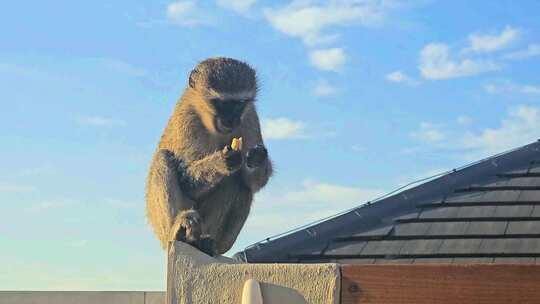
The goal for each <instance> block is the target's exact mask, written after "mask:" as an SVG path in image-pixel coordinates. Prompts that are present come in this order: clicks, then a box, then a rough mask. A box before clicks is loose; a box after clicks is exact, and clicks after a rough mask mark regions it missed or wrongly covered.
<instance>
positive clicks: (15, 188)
mask: <svg viewBox="0 0 540 304" xmlns="http://www.w3.org/2000/svg"><path fill="white" fill-rule="evenodd" d="M35 190H36V187H34V186H28V185H22V184H16V183H7V182H0V193H24V192H32V191H35Z"/></svg>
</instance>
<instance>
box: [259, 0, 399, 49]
mask: <svg viewBox="0 0 540 304" xmlns="http://www.w3.org/2000/svg"><path fill="white" fill-rule="evenodd" d="M394 6H395V5H394V4H393V3H392V1H376V0H364V1H358V0H332V1H327V2H325V3H324V4H316V3H314V1H305V0H303V1H302V0H297V1H292V2H291V3H290V4H289V5H287V6H284V7H280V8H276V9H274V8H266V9H265V10H264V15H265V17H266V19H267V20H268V22H270V24H271V25H272V27H274V28H275V29H276V30H278V31H280V32H283V33H285V34H287V35H289V36H292V37H297V38H300V39H302V41H303V42H304V43H305V44H307V45H316V44H321V43H329V42H334V41H335V40H336V38H337V37H338V35H337V34H327V33H325V31H326V29H328V28H331V27H336V26H346V25H363V26H374V25H378V24H381V22H382V21H383V19H384V17H385V15H386V14H387V12H388V11H389V10H391V9H392V8H394Z"/></svg>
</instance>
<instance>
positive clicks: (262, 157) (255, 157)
mask: <svg viewBox="0 0 540 304" xmlns="http://www.w3.org/2000/svg"><path fill="white" fill-rule="evenodd" d="M246 158H247V160H246V165H247V166H248V168H257V167H260V166H261V165H262V164H264V163H265V162H266V159H267V158H268V150H266V148H265V147H264V146H263V145H262V144H258V145H256V146H255V147H253V148H251V149H250V150H249V151H248V152H247V155H246Z"/></svg>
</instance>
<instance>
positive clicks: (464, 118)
mask: <svg viewBox="0 0 540 304" xmlns="http://www.w3.org/2000/svg"><path fill="white" fill-rule="evenodd" d="M472 121H473V119H472V118H470V117H469V116H464V115H462V116H459V117H458V118H457V119H456V122H457V123H458V124H460V125H468V124H470V123H472Z"/></svg>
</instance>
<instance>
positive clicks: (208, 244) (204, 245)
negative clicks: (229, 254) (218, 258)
mask: <svg viewBox="0 0 540 304" xmlns="http://www.w3.org/2000/svg"><path fill="white" fill-rule="evenodd" d="M188 244H190V245H191V246H193V247H195V248H197V249H199V250H200V251H202V252H204V253H205V254H207V255H209V256H215V255H216V254H217V252H216V242H215V241H214V239H212V238H210V237H209V236H204V237H202V238H200V239H198V240H196V241H194V242H189V243H188Z"/></svg>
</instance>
